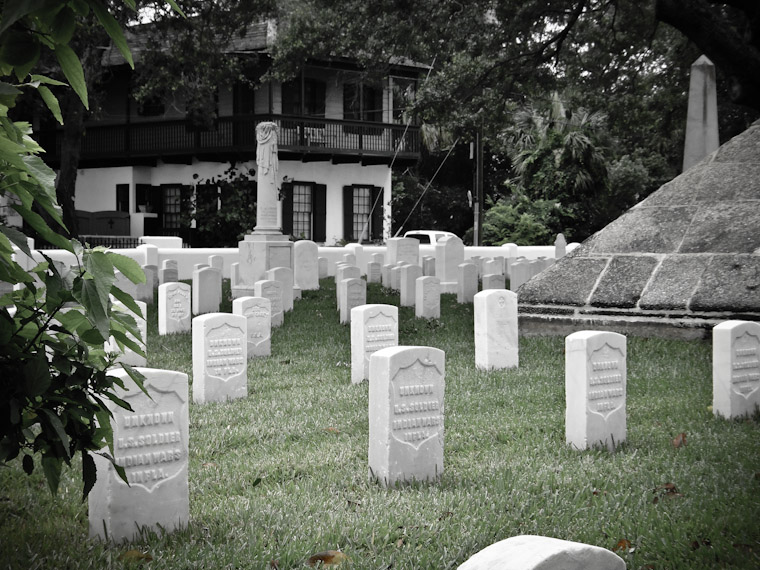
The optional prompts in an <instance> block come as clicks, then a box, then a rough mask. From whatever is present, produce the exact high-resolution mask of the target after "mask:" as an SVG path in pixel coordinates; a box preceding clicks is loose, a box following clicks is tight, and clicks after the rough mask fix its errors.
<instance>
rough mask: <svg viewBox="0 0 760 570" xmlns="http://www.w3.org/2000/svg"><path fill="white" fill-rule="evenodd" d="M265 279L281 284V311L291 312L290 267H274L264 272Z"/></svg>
mask: <svg viewBox="0 0 760 570" xmlns="http://www.w3.org/2000/svg"><path fill="white" fill-rule="evenodd" d="M266 276H267V279H269V280H271V281H279V282H280V283H282V310H283V311H284V312H286V313H287V312H289V311H292V310H293V270H292V269H291V268H290V267H275V268H273V269H269V270H267V272H266Z"/></svg>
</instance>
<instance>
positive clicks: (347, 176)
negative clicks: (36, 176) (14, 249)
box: [76, 160, 392, 245]
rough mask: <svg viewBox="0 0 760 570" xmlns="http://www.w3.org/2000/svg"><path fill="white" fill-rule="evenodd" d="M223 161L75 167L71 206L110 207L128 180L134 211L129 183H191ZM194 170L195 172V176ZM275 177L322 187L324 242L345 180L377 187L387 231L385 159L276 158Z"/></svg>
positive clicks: (333, 229)
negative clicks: (345, 161)
mask: <svg viewBox="0 0 760 570" xmlns="http://www.w3.org/2000/svg"><path fill="white" fill-rule="evenodd" d="M239 166H240V168H247V169H252V170H253V171H255V170H256V164H255V162H254V161H248V162H245V163H240V164H239ZM228 167H229V163H222V162H198V161H195V162H194V163H193V164H190V165H188V164H163V163H161V162H159V164H158V165H157V166H155V167H149V166H135V167H113V168H89V169H85V170H80V171H79V175H78V176H77V186H76V208H77V209H80V210H87V211H90V212H96V211H101V210H114V209H115V208H116V185H117V184H129V185H130V212H135V211H136V207H135V187H136V185H137V184H151V185H153V186H159V185H161V184H185V185H190V186H194V185H195V184H198V183H200V182H203V181H205V180H208V179H210V178H211V177H219V176H221V175H223V173H224V171H225V170H226V169H227V168H228ZM194 175H197V177H195V176H194ZM279 175H280V176H281V177H288V178H291V179H293V180H295V181H299V182H314V183H316V184H324V185H325V186H326V187H327V219H326V227H327V236H326V237H327V239H326V242H325V243H326V244H327V245H334V244H336V243H338V242H339V241H340V240H341V239H342V238H343V187H344V186H346V185H350V184H366V185H372V186H380V187H381V188H383V190H384V192H383V201H384V204H383V207H384V210H385V212H384V216H383V218H384V220H385V231H384V236H385V238H386V239H387V238H388V237H389V232H390V228H389V223H390V222H389V220H390V201H391V192H392V185H391V170H390V168H389V167H388V166H385V165H370V166H361V165H360V164H332V163H331V162H301V161H294V160H283V161H280V174H279Z"/></svg>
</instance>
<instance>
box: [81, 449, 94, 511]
mask: <svg viewBox="0 0 760 570" xmlns="http://www.w3.org/2000/svg"><path fill="white" fill-rule="evenodd" d="M97 479H98V470H97V468H96V467H95V460H94V459H93V458H92V455H90V454H89V453H87V452H86V451H84V450H82V481H83V482H84V488H83V489H82V502H84V501H85V499H87V495H89V494H90V491H92V488H93V487H94V486H95V481H97Z"/></svg>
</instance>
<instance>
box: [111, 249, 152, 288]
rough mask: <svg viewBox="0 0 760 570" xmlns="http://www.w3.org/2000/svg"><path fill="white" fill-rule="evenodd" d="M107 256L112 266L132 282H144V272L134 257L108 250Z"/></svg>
mask: <svg viewBox="0 0 760 570" xmlns="http://www.w3.org/2000/svg"><path fill="white" fill-rule="evenodd" d="M108 258H109V259H110V260H111V263H112V264H113V266H114V267H115V268H116V269H118V270H119V271H121V273H122V275H124V277H126V278H127V279H129V280H130V281H131V282H132V283H145V272H144V271H143V270H142V268H141V267H140V264H139V263H137V262H136V261H135V260H134V259H132V258H131V257H127V256H126V255H122V254H120V253H114V252H112V251H111V252H108Z"/></svg>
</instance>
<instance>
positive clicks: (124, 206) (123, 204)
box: [116, 184, 129, 212]
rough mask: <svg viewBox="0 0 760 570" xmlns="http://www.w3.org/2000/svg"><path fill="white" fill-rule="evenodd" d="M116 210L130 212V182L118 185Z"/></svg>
mask: <svg viewBox="0 0 760 570" xmlns="http://www.w3.org/2000/svg"><path fill="white" fill-rule="evenodd" d="M116 211H117V212H129V184H117V185H116Z"/></svg>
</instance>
